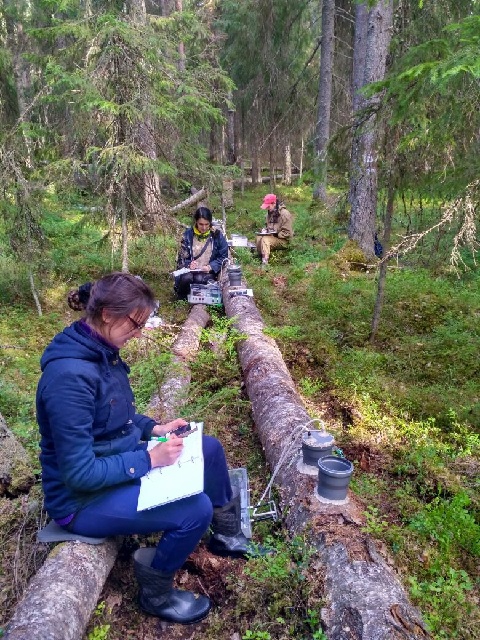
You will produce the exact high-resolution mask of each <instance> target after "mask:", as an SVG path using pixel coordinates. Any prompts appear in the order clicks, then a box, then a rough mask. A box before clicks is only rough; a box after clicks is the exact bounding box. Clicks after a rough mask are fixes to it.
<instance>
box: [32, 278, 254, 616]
mask: <svg viewBox="0 0 480 640" xmlns="http://www.w3.org/2000/svg"><path fill="white" fill-rule="evenodd" d="M85 299H86V300H88V301H87V303H86V312H85V317H84V318H83V319H81V320H79V321H77V322H74V323H73V324H72V325H71V326H69V327H67V328H66V329H64V331H62V332H61V333H59V334H58V335H56V336H55V337H54V339H53V340H52V342H51V343H50V344H49V345H48V346H47V348H46V349H45V352H44V354H43V356H42V359H41V368H42V376H41V379H40V382H39V384H38V390H37V420H38V424H39V427H40V434H41V442H40V447H41V454H40V461H41V465H42V484H43V490H44V495H45V506H46V509H47V511H48V513H49V515H50V516H51V517H52V518H53V519H54V520H55V521H56V522H57V524H59V525H60V526H62V527H64V528H66V529H67V530H69V531H71V532H73V533H77V534H80V535H85V536H92V537H103V536H111V535H128V534H150V533H153V532H160V531H162V532H163V535H162V537H161V539H160V541H159V543H158V545H157V547H156V548H151V549H150V548H141V549H138V550H137V551H136V552H135V554H134V567H135V574H136V577H137V580H138V582H139V587H140V605H141V606H142V608H143V609H144V610H145V611H147V612H148V613H150V614H153V615H157V616H159V617H160V618H163V619H165V620H169V621H172V622H180V623H183V624H186V623H190V622H195V621H197V620H200V619H202V618H203V617H205V616H206V615H207V613H208V611H209V609H210V601H209V599H208V598H207V597H205V596H198V597H196V596H195V595H194V594H193V593H191V592H188V591H180V590H176V589H173V579H174V574H175V572H176V571H177V569H179V568H180V567H181V566H182V564H183V563H184V562H185V560H186V559H187V557H188V555H189V554H190V553H191V551H192V550H193V549H194V548H195V547H196V545H197V543H198V542H199V540H200V539H201V537H202V535H203V534H204V533H205V532H206V530H207V529H208V526H209V525H210V523H211V525H212V530H213V535H212V537H211V539H210V542H209V548H210V550H211V551H212V552H214V553H218V554H220V555H231V556H236V557H239V556H241V555H244V554H245V553H246V552H247V540H246V538H245V536H244V535H243V533H242V532H241V521H240V515H241V514H240V498H239V496H238V495H235V496H234V495H232V488H231V485H230V479H229V475H228V468H227V463H226V459H225V453H224V451H223V447H222V445H221V444H220V442H219V441H218V440H217V439H215V438H213V437H210V436H203V454H204V492H203V493H200V494H198V495H194V496H191V497H188V498H184V499H181V500H177V501H175V502H172V503H169V504H165V505H162V506H159V507H156V508H154V509H150V510H146V511H137V500H138V494H139V490H140V478H141V477H142V476H143V475H145V474H146V473H147V472H148V471H149V470H150V469H152V468H154V467H162V466H168V465H170V464H173V463H174V462H175V461H176V460H177V458H178V457H179V455H180V454H181V451H182V447H183V440H182V438H181V437H177V436H175V435H171V436H169V437H168V439H167V440H166V442H160V443H159V444H158V445H156V446H155V447H153V448H152V449H150V450H149V451H147V441H148V440H149V439H150V438H151V437H152V436H162V435H165V434H166V433H168V432H171V431H172V430H173V429H175V428H177V427H178V426H181V425H184V424H186V422H185V421H184V420H182V419H181V418H178V419H176V420H173V421H172V422H169V423H167V424H157V423H156V421H155V420H153V419H152V418H150V417H148V416H145V415H141V414H139V413H137V412H136V410H135V399H134V396H133V393H132V390H131V387H130V383H129V380H128V373H129V368H128V366H127V365H126V364H125V363H124V362H123V361H122V359H121V357H120V355H119V350H120V348H121V347H123V346H124V345H125V343H126V342H128V340H131V339H132V338H135V337H139V336H141V332H142V329H143V327H144V326H145V323H146V321H147V319H148V317H149V316H150V313H151V312H152V310H153V309H154V307H155V302H156V301H155V298H154V295H153V292H152V291H151V289H150V288H149V287H148V285H146V284H145V283H144V282H143V281H142V280H141V279H140V278H138V277H135V276H132V275H130V274H125V273H113V274H111V275H108V276H105V277H103V278H101V279H100V280H98V281H97V282H95V283H94V284H93V286H92V287H91V290H90V291H89V294H88V295H86V296H85ZM212 517H213V519H212Z"/></svg>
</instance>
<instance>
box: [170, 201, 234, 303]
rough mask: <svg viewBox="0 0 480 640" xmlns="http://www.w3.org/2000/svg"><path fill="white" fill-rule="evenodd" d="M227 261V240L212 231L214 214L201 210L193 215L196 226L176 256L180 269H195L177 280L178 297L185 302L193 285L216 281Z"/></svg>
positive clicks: (184, 239)
mask: <svg viewBox="0 0 480 640" xmlns="http://www.w3.org/2000/svg"><path fill="white" fill-rule="evenodd" d="M227 258H228V243H227V239H226V238H225V236H224V235H223V233H222V232H221V231H220V230H219V229H213V228H212V212H211V211H210V209H207V207H199V208H198V209H197V210H196V211H195V213H194V215H193V226H191V227H190V228H189V229H186V230H185V232H184V234H183V236H182V241H181V243H180V250H179V252H178V257H177V269H182V268H185V267H186V268H187V269H193V270H194V271H190V272H189V273H183V274H182V275H181V276H177V277H176V278H175V291H176V293H177V296H178V298H180V299H181V300H186V298H187V295H188V294H189V293H190V285H191V284H207V283H208V282H209V281H210V280H217V278H218V275H219V273H220V269H221V268H222V264H223V262H224V260H226V259H227Z"/></svg>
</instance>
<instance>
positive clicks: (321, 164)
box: [313, 0, 335, 202]
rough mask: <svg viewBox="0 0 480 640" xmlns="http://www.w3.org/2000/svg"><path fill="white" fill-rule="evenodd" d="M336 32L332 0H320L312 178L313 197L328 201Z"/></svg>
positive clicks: (333, 1)
mask: <svg viewBox="0 0 480 640" xmlns="http://www.w3.org/2000/svg"><path fill="white" fill-rule="evenodd" d="M334 33H335V0H322V44H321V48H320V79H319V87H318V112H317V124H316V126H315V178H316V182H315V185H314V188H313V198H314V199H315V200H321V201H322V202H326V201H327V149H328V141H329V138H330V111H331V106H332V75H333V53H334Z"/></svg>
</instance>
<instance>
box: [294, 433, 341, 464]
mask: <svg viewBox="0 0 480 640" xmlns="http://www.w3.org/2000/svg"><path fill="white" fill-rule="evenodd" d="M334 442H335V439H334V437H333V436H332V435H331V434H330V433H327V432H326V431H308V432H307V433H304V434H303V436H302V457H303V463H304V464H307V465H309V466H311V467H315V468H317V464H318V461H319V460H320V458H324V457H325V456H331V455H332V452H333V445H334Z"/></svg>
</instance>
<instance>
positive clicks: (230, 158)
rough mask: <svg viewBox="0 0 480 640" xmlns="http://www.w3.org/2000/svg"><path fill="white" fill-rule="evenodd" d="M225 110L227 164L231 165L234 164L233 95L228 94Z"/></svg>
mask: <svg viewBox="0 0 480 640" xmlns="http://www.w3.org/2000/svg"><path fill="white" fill-rule="evenodd" d="M228 103H229V106H228V110H227V164H228V165H233V164H235V162H236V153H235V108H234V106H233V95H232V93H229V96H228Z"/></svg>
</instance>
